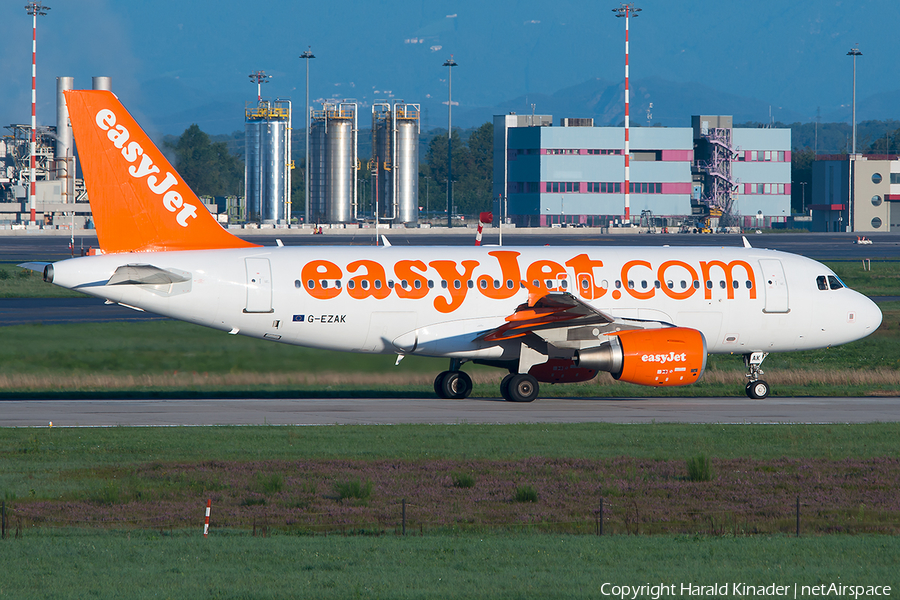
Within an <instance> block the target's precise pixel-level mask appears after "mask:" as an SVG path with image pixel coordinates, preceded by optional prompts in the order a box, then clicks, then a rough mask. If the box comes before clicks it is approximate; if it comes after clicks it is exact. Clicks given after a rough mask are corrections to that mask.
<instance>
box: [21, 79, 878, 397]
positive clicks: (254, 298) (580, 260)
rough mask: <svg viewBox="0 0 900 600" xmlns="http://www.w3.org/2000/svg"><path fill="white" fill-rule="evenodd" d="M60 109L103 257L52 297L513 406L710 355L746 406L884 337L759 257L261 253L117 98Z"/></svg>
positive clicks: (801, 267) (677, 377)
mask: <svg viewBox="0 0 900 600" xmlns="http://www.w3.org/2000/svg"><path fill="white" fill-rule="evenodd" d="M66 100H67V103H68V109H69V114H70V118H71V121H72V127H73V129H74V134H75V138H76V141H77V144H78V150H79V154H80V156H81V160H82V168H83V171H84V178H85V183H86V184H87V188H88V193H89V196H90V202H91V208H92V210H93V215H94V221H95V225H96V229H97V236H98V238H99V243H100V248H101V250H102V254H99V255H96V256H87V257H82V258H73V259H69V260H63V261H60V262H56V263H53V264H46V265H43V264H42V265H40V266H39V267H38V266H37V265H36V264H31V265H29V266H31V267H32V268H43V271H44V279H46V280H47V281H50V282H52V283H54V284H56V285H59V286H62V287H65V288H70V289H74V290H78V291H81V292H84V293H86V294H90V295H92V296H97V297H100V298H105V299H107V300H109V301H111V302H116V303H119V304H122V305H125V306H129V307H135V308H140V309H143V310H146V311H150V312H154V313H158V314H160V315H165V316H168V317H172V318H174V319H181V320H183V321H188V322H191V323H197V324H200V325H205V326H207V327H212V328H215V329H220V330H222V331H224V332H228V333H231V334H241V335H247V336H251V337H257V338H261V339H266V340H274V341H279V342H283V343H288V344H296V345H301V346H309V347H313V348H324V349H329V350H345V351H350V352H369V353H381V354H393V355H399V356H400V357H402V356H407V355H419V356H430V357H443V358H447V359H449V368H448V369H447V370H446V371H444V372H442V373H440V374H439V375H438V376H437V378H436V379H435V381H434V389H435V392H436V393H437V395H438V396H440V397H442V398H464V397H466V396H468V395H469V393H470V392H471V391H472V380H471V378H470V377H469V376H468V375H467V374H466V373H465V371H462V370H461V367H462V366H463V364H465V363H466V362H474V363H479V364H485V365H491V366H495V367H498V368H501V369H505V370H506V371H508V373H509V374H508V375H507V376H506V377H505V378H504V379H503V382H502V383H501V384H500V392H501V394H502V395H503V397H504V398H506V399H507V400H511V401H515V402H530V401H532V400H534V399H535V398H536V397H537V396H538V388H539V382H544V383H564V382H575V381H587V380H590V379H592V378H593V377H595V376H596V375H597V372H598V371H607V372H609V373H611V374H612V376H613V377H615V378H616V379H618V380H619V381H627V382H632V383H637V384H642V385H648V386H675V385H679V386H680V385H687V384H691V383H694V382H696V381H698V380H699V379H700V377H701V376H702V375H703V371H704V368H705V367H706V357H707V353H721V354H725V353H727V354H741V355H743V356H744V360H745V364H746V366H747V369H748V373H747V375H748V377H749V383H748V384H747V387H746V392H747V395H748V396H750V397H751V398H764V397H766V396H767V395H768V393H769V386H768V384H767V383H766V382H765V381H763V380H762V379H760V375H761V374H762V371H761V369H760V364H761V363H762V361H763V359H764V358H765V356H766V355H767V354H768V353H769V352H787V351H792V350H807V349H813V348H823V347H827V346H833V345H837V344H843V343H846V342H850V341H853V340H858V339H860V338H862V337H865V336H867V335H869V334H870V333H872V332H873V331H875V329H877V328H878V326H879V325H880V323H881V311H880V310H879V309H878V307H877V306H876V305H875V304H874V303H873V302H872V301H871V300H869V299H868V298H866V297H865V296H863V295H861V294H859V293H857V292H854V291H853V290H851V289H849V288H847V287H846V286H845V285H843V284H842V283H841V281H840V279H838V277H837V276H836V275H835V274H834V273H833V272H832V271H831V270H830V269H828V268H827V267H825V266H824V265H822V264H820V263H818V262H815V261H813V260H810V259H807V258H804V257H801V256H796V255H793V254H786V253H781V252H775V251H771V250H761V249H754V248H749V247H742V248H716V249H710V248H672V247H617V248H610V247H593V246H591V247H580V248H579V247H557V248H553V247H536V248H512V247H496V246H495V247H490V246H484V247H468V248H459V247H424V248H423V247H417V248H408V247H407V248H399V247H390V246H386V247H367V248H361V247H343V248H335V247H328V248H324V247H311V246H308V247H284V246H280V245H279V246H276V247H261V246H257V245H254V244H251V243H248V242H246V241H243V240H241V239H239V238H237V237H235V236H233V235H231V234H230V233H229V232H227V231H226V230H225V229H223V228H222V227H221V226H220V225H219V224H218V223H217V222H216V220H215V219H214V218H213V217H212V215H210V214H209V212H208V211H207V210H206V209H205V208H204V207H203V205H202V203H201V202H200V201H199V199H198V198H197V197H196V195H195V194H194V193H193V192H192V191H191V190H190V188H189V187H188V186H187V185H186V184H185V183H184V181H183V180H182V179H181V177H180V176H179V175H178V174H177V173H176V171H175V169H173V168H172V166H171V165H170V164H169V163H168V161H167V160H166V159H165V158H164V157H163V155H162V153H161V152H160V151H159V150H158V149H157V148H156V147H155V146H154V145H153V143H152V142H151V141H150V139H149V138H148V137H147V135H146V134H145V133H144V132H143V131H142V130H141V128H140V127H139V126H138V124H137V123H136V122H135V120H134V119H133V118H132V117H131V115H130V114H129V113H128V112H127V111H126V110H125V108H124V107H123V106H122V104H121V103H120V102H119V101H118V99H117V98H116V97H115V96H114V95H113V94H112V93H110V92H106V91H68V92H66ZM745 246H747V245H746V244H745Z"/></svg>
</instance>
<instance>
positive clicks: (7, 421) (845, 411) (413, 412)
mask: <svg viewBox="0 0 900 600" xmlns="http://www.w3.org/2000/svg"><path fill="white" fill-rule="evenodd" d="M51 421H52V422H53V426H54V427H60V426H61V427H77V426H81V427H108V426H174V425H363V424H397V423H448V424H458V423H588V422H590V423H596V422H604V423H653V422H656V423H670V422H671V423H869V422H879V421H900V397H894V398H771V397H770V398H769V399H767V400H747V399H744V398H664V399H661V398H642V399H640V398H639V399H573V398H564V399H554V398H547V399H539V400H537V401H535V402H533V403H529V404H516V403H511V402H505V401H503V400H500V399H490V398H487V399H486V398H475V399H472V398H470V399H466V400H438V399H403V400H397V399H377V398H365V399H301V400H268V399H267V400H18V401H17V400H7V401H0V427H47V426H49V423H50V422H51Z"/></svg>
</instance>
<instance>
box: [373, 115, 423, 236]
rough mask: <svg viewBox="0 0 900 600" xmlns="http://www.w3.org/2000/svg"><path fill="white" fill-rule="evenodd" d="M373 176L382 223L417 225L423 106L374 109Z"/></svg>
mask: <svg viewBox="0 0 900 600" xmlns="http://www.w3.org/2000/svg"><path fill="white" fill-rule="evenodd" d="M372 148H373V159H374V160H373V165H374V166H375V171H374V172H373V173H372V176H373V178H374V179H375V186H374V189H375V192H376V194H377V202H378V206H379V210H378V212H379V215H380V217H381V219H382V220H384V221H388V222H391V223H398V224H399V223H407V224H410V223H416V222H417V221H418V215H419V206H418V198H419V105H418V104H402V103H398V104H394V106H393V107H391V106H390V105H389V104H375V105H373V106H372Z"/></svg>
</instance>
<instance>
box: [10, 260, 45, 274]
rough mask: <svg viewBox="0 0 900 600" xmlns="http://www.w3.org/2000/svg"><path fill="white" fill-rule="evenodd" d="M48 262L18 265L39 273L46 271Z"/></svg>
mask: <svg viewBox="0 0 900 600" xmlns="http://www.w3.org/2000/svg"><path fill="white" fill-rule="evenodd" d="M49 264H50V263H47V262H26V263H22V264H19V265H16V266H17V267H22V268H23V269H28V270H30V271H37V272H38V273H43V272H44V267H46V266H47V265H49Z"/></svg>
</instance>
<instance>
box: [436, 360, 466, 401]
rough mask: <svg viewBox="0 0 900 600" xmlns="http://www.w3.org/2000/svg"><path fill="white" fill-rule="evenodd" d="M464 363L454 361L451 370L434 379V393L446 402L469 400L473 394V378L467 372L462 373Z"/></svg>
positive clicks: (451, 362) (451, 363)
mask: <svg viewBox="0 0 900 600" xmlns="http://www.w3.org/2000/svg"><path fill="white" fill-rule="evenodd" d="M461 366H462V361H461V360H459V359H452V360H451V361H450V370H449V371H444V372H442V373H439V374H438V376H437V377H435V378H434V393H435V394H437V397H438V398H443V399H445V400H460V399H462V398H468V397H469V394H471V393H472V378H471V377H469V374H468V373H466V372H465V371H460V370H459V368H460V367H461Z"/></svg>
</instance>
